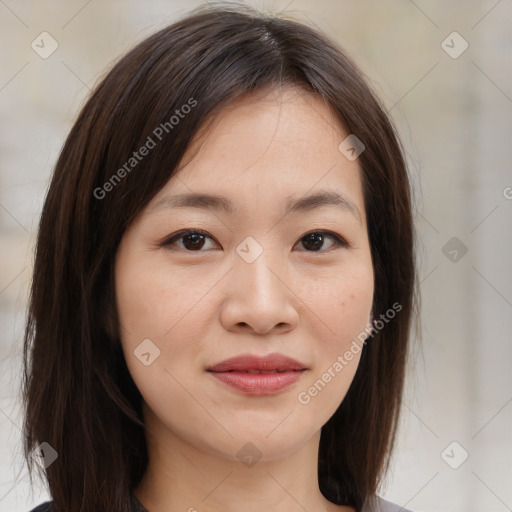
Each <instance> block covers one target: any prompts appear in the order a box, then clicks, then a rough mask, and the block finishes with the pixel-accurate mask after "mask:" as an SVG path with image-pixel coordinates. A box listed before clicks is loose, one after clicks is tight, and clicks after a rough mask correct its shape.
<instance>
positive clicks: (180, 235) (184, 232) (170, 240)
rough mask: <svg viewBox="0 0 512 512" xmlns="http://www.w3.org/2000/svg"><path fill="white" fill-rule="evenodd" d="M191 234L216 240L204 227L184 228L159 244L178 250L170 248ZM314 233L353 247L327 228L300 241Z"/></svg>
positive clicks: (346, 246)
mask: <svg viewBox="0 0 512 512" xmlns="http://www.w3.org/2000/svg"><path fill="white" fill-rule="evenodd" d="M191 234H197V235H203V236H206V237H208V238H211V239H212V240H214V238H213V237H212V236H211V235H210V234H209V233H208V232H207V231H203V230H202V229H184V230H181V231H179V232H178V233H174V234H173V235H171V236H170V237H168V238H166V239H165V240H164V241H163V242H161V243H160V244H159V246H160V247H166V248H167V249H168V250H171V251H173V250H176V249H174V248H170V246H172V245H173V244H174V242H175V241H176V240H179V239H182V238H184V237H185V236H186V235H191ZM312 234H321V235H324V236H327V237H328V238H330V239H331V240H333V241H334V243H335V248H349V247H351V244H349V243H348V242H347V241H346V240H345V239H344V238H343V237H341V236H340V235H337V234H336V233H333V232H332V231H325V230H318V231H310V232H308V233H305V234H304V235H302V236H301V237H300V239H299V241H300V240H302V239H303V238H304V237H306V236H308V235H312ZM179 249H181V250H183V251H185V252H205V251H204V250H202V249H199V250H197V251H190V250H188V249H185V248H183V249H182V248H181V247H180V248H179ZM331 250H333V248H331V249H328V250H327V251H308V250H306V251H305V252H310V253H313V254H317V253H320V254H323V253H326V252H330V251H331Z"/></svg>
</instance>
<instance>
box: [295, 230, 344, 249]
mask: <svg viewBox="0 0 512 512" xmlns="http://www.w3.org/2000/svg"><path fill="white" fill-rule="evenodd" d="M325 239H330V240H331V241H333V246H334V247H349V244H348V242H347V241H346V240H345V239H344V238H342V237H341V236H339V235H336V234H335V233H331V232H330V231H311V233H307V234H305V235H304V236H303V237H302V238H301V239H300V241H302V244H303V245H304V247H306V246H307V247H310V248H311V250H308V252H327V251H320V248H321V247H322V245H323V244H324V241H325ZM331 247H332V246H331Z"/></svg>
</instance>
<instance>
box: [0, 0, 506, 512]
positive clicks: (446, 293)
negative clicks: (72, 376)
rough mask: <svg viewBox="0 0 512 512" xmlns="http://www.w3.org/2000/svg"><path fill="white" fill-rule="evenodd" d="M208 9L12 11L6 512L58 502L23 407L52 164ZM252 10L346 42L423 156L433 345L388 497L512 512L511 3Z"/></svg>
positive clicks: (110, 6)
mask: <svg viewBox="0 0 512 512" xmlns="http://www.w3.org/2000/svg"><path fill="white" fill-rule="evenodd" d="M200 3H201V2H197V1H178V0H166V1H164V0H151V1H145V2H142V1H138V2H136V1H134V0H133V1H112V0H103V1H99V0H89V1H86V0H68V1H66V2H64V1H46V0H42V1H37V2H36V1H33V0H32V1H31V0H20V1H16V0H0V46H1V50H0V52H1V53H0V59H1V60H0V63H1V65H0V119H1V123H0V244H1V250H0V257H1V264H0V322H1V329H0V439H1V443H0V511H2V512H3V511H9V512H26V511H28V510H30V509H31V508H32V507H33V506H35V505H36V504H38V503H41V502H43V501H45V500H46V499H49V495H48V491H47V489H46V488H45V486H44V485H43V484H41V485H39V486H37V487H35V488H31V487H30V486H29V483H28V476H27V469H26V468H25V466H24V465H23V460H22V457H21V444H20V442H21V430H20V428H21V425H22V415H21V407H20V399H19V395H20V382H21V380H20V376H21V353H22V335H23V328H24V325H25V313H26V304H27V297H28V289H29V284H30V279H31V272H32V260H33V249H34V242H35V235H36V229H37V223H38V220H39V216H40V212H41V209H42V205H43V200H44V196H45V192H46V189H47V186H48V183H49V178H50V174H51V171H52V166H53V165H54V163H55V161H56V159H57V156H58V154H59V151H60V148H61V146H62V144H63V142H64V139H65V137H66V135H67V133H68V131H69V130H70V128H71V126H72V123H73V121H74V119H75V116H76V115H77V113H78V110H79V108H80V107H81V106H82V104H83V103H84V101H85V100H86V98H87V96H88V94H89V92H90V90H91V88H92V87H93V86H94V84H95V83H96V81H97V80H98V79H99V78H100V77H101V76H102V75H103V74H104V72H105V71H107V70H108V68H109V67H110V66H111V64H112V63H113V61H114V60H116V59H117V58H118V57H119V56H120V55H122V54H123V53H125V52H126V51H128V50H129V49H130V48H131V47H132V46H134V45H135V44H136V43H137V42H139V41H140V40H142V39H144V38H145V37H147V36H148V35H150V34H151V33H153V32H155V31H157V30H158V29H160V28H162V27H163V26H165V25H167V24H170V23H172V22H173V21H175V20H176V19H177V18H178V17H180V16H183V15H184V14H185V13H186V12H187V11H188V10H190V9H192V8H193V7H195V6H197V5H199V4H200ZM246 3H248V4H250V5H252V6H254V7H257V8H260V9H261V10H263V11H265V12H269V13H277V12H280V11H283V12H284V13H285V14H287V15H289V16H291V17H293V18H296V19H300V20H302V21H305V22H306V23H310V24H313V25H314V26H316V27H317V28H319V29H321V30H322V31H324V32H325V33H327V34H328V35H330V36H331V37H332V38H334V39H335V40H336V41H337V42H338V43H340V44H341V46H342V47H343V48H344V49H345V50H346V51H347V53H348V54H349V55H350V56H352V57H353V58H354V59H355V61H356V62H357V63H358V64H359V66H360V67H361V68H362V69H363V71H364V72H365V74H366V75H367V76H368V78H369V80H370V82H371V83H372V85H373V87H374V89H375V90H376V92H377V94H378V95H379V96H380V97H381V98H382V100H383V102H384V105H385V106H386V108H387V109H388V111H389V112H390V114H391V116H392V117H393V119H394V121H395V123H396V125H397V128H398V130H399V133H400V135H401V137H402V141H403V143H404V146H405V151H406V153H407V158H408V162H409V168H410V175H411V180H412V182H413V185H414V191H415V226H416V229H417V232H418V237H419V240H420V246H419V248H418V260H419V264H420V270H419V273H420V281H421V294H422V327H423V328H422V336H423V341H422V343H421V346H420V349H419V351H418V356H417V358H416V363H415V365H414V366H413V367H412V368H411V371H410V374H409V377H408V381H407V386H406V395H405V397H404V410H403V418H402V424H401V430H400V435H399V444H398V447H397V452H396V455H395V458H394V464H393V468H392V471H391V472H390V474H389V477H388V479H387V482H386V485H385V486H384V487H383V488H382V489H381V496H383V497H384V498H386V499H388V500H391V501H394V502H396V503H398V504H400V505H401V506H405V507H406V508H409V509H411V510H414V511H416V512H421V511H436V512H445V511H450V512H477V511H478V512H484V511H485V512H493V511H496V512H505V511H507V510H509V511H512V335H511V332H512V271H511V268H510V265H511V262H512V258H511V254H512V164H511V162H512V0H473V1H467V0H465V1H463V0H452V1H450V2H444V1H441V0H414V1H412V0H386V1H381V2H377V1H371V0H358V1H356V0H291V1H290V0H283V1H280V0H279V1H278V0H275V1H272V0H268V1H251V2H246ZM416 343H417V344H419V341H417V342H416ZM49 412H50V413H51V411H49Z"/></svg>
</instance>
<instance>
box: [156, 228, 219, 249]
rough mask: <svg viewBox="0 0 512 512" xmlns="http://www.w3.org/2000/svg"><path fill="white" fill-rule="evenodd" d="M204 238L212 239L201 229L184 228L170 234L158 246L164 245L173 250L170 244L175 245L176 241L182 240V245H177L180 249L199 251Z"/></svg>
mask: <svg viewBox="0 0 512 512" xmlns="http://www.w3.org/2000/svg"><path fill="white" fill-rule="evenodd" d="M206 238H210V239H211V240H213V238H212V237H211V236H210V235H209V234H208V233H207V232H206V231H203V230H202V229H185V230H183V231H180V232H178V233H176V234H174V235H171V236H170V237H169V238H167V239H166V240H164V241H163V242H162V243H161V244H160V246H161V247H164V246H165V247H168V248H169V249H171V250H173V247H171V246H173V245H175V242H176V241H178V240H179V241H182V240H183V245H182V246H181V247H179V248H180V249H185V250H186V251H188V252H199V251H200V250H201V249H202V248H203V247H204V245H205V239H206Z"/></svg>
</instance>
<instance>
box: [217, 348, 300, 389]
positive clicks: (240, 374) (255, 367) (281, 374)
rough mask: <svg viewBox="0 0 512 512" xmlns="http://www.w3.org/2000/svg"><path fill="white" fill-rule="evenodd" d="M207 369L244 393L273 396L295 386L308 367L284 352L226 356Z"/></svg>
mask: <svg viewBox="0 0 512 512" xmlns="http://www.w3.org/2000/svg"><path fill="white" fill-rule="evenodd" d="M207 370H208V371H209V372H211V374H212V375H213V376H214V377H216V378H217V379H219V380H220V381H221V382H224V383H225V384H227V385H228V386H231V387H233V388H235V389H237V390H239V391H241V392H243V393H246V394H249V395H272V394H274V393H278V392H279V391H282V390H283V389H285V388H287V387H289V386H291V385H292V384H293V383H294V382H296V381H297V380H298V379H300V377H301V376H302V374H303V373H304V371H305V370H307V368H306V366H305V365H303V364H302V363H300V362H299V361H296V360H295V359H292V358H290V357H286V356H283V355H281V354H269V355H268V356H266V357H258V356H252V355H250V354H247V355H242V356H238V357H233V358H230V359H226V360H225V361H222V362H221V363H218V364H216V365H214V366H211V367H210V368H208V369H207Z"/></svg>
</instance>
